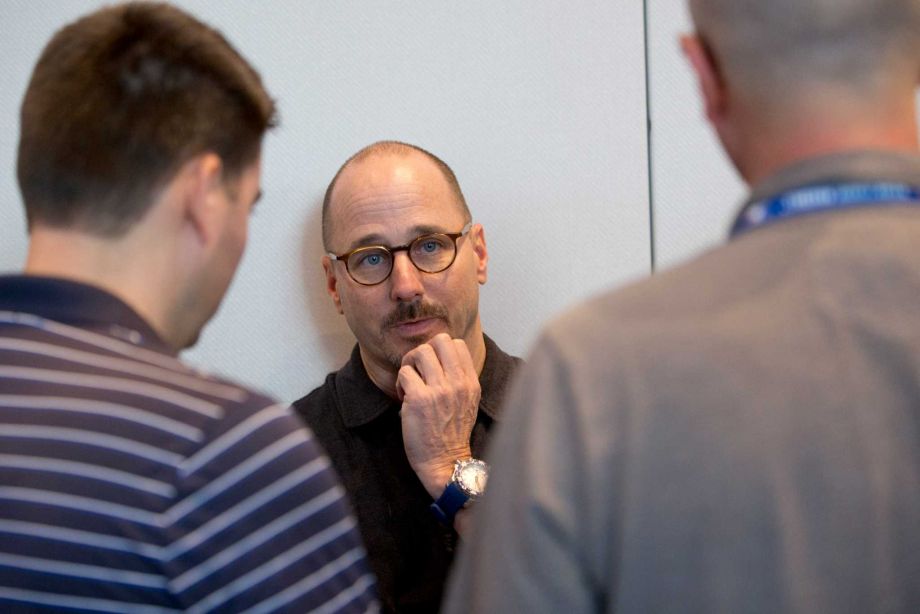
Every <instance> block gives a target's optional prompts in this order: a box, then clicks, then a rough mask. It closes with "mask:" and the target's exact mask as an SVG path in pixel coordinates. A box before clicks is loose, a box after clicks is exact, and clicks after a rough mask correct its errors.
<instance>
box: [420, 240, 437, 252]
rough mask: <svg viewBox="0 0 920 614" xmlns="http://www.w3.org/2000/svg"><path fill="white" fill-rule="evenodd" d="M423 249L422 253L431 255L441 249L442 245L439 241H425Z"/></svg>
mask: <svg viewBox="0 0 920 614" xmlns="http://www.w3.org/2000/svg"><path fill="white" fill-rule="evenodd" d="M421 248H422V251H424V252H426V253H429V254H433V253H434V252H436V251H438V250H439V249H441V244H440V243H439V242H438V241H435V240H433V239H431V240H428V241H424V242H423V243H422V245H421Z"/></svg>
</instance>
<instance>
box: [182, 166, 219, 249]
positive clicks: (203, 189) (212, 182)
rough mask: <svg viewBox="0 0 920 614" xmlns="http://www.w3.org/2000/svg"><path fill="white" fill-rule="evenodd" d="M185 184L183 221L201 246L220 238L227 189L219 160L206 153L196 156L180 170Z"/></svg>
mask: <svg viewBox="0 0 920 614" xmlns="http://www.w3.org/2000/svg"><path fill="white" fill-rule="evenodd" d="M180 173H181V174H182V177H183V180H184V181H185V183H186V185H185V190H184V194H185V199H184V202H183V206H184V211H183V213H184V219H185V221H186V222H187V224H188V225H189V227H190V228H191V229H192V231H193V233H194V234H195V236H196V238H197V239H198V240H199V241H200V242H201V244H202V245H210V244H211V243H213V242H214V241H215V240H216V238H217V237H218V236H219V234H220V230H221V227H222V225H223V223H224V217H225V214H226V211H225V209H226V204H227V202H226V198H225V197H226V187H225V186H224V183H223V163H222V162H221V159H220V156H218V155H217V154H215V153H212V152H208V153H204V154H201V155H199V156H195V157H194V158H192V159H191V160H189V161H188V162H186V163H185V165H184V166H183V168H182V170H181V171H180Z"/></svg>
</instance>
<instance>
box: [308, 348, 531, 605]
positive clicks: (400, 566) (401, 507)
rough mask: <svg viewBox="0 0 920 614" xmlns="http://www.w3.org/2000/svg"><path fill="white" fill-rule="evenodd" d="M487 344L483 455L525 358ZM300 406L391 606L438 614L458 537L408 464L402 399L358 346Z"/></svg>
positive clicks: (477, 446)
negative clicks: (371, 373) (370, 368)
mask: <svg viewBox="0 0 920 614" xmlns="http://www.w3.org/2000/svg"><path fill="white" fill-rule="evenodd" d="M485 343H486V360H485V364H484V365H483V369H482V373H481V374H480V377H479V383H480V386H481V388H482V396H481V397H480V402H479V413H478V414H477V417H476V424H475V425H474V427H473V432H472V435H471V437H470V446H471V448H472V452H473V455H474V456H475V457H477V458H482V456H483V452H484V448H485V446H486V441H487V439H488V437H489V432H490V430H491V429H492V425H493V424H494V423H495V421H496V420H497V419H498V415H499V411H500V407H501V401H502V397H503V395H504V393H505V391H506V390H507V388H508V383H509V382H510V380H511V376H512V374H513V372H514V370H515V368H516V367H517V366H518V365H520V364H521V362H522V361H521V359H519V358H516V357H513V356H509V355H508V354H506V353H505V352H503V351H502V350H501V349H499V347H498V346H497V345H495V343H494V342H493V341H492V340H491V339H489V338H488V337H486V338H485ZM294 408H295V409H296V410H297V412H298V413H299V414H300V415H301V416H303V418H304V419H305V420H306V422H307V424H309V426H310V428H311V429H313V432H314V433H315V435H316V437H317V438H318V439H319V441H320V442H321V443H322V445H323V446H324V447H325V448H326V452H327V453H328V454H329V456H330V458H332V463H333V465H334V466H335V469H336V471H338V473H339V477H340V478H341V480H342V483H343V484H344V485H345V488H346V490H347V491H348V494H349V496H350V498H351V501H352V505H353V506H354V508H355V512H356V515H357V517H358V524H359V525H360V528H361V535H362V537H363V538H364V544H365V546H366V548H367V553H368V557H369V559H370V563H371V568H372V569H373V571H374V572H375V573H376V574H377V580H378V591H379V593H380V599H381V602H382V604H383V607H384V610H385V611H389V612H401V613H406V612H436V611H437V610H438V607H439V605H440V601H441V593H442V591H443V589H444V583H445V581H446V578H447V572H448V568H449V566H450V563H451V560H452V559H453V556H454V547H455V545H456V540H457V534H456V533H455V532H454V531H453V530H450V529H447V528H445V527H444V526H442V525H441V524H439V523H438V521H437V520H435V518H434V516H433V515H432V514H431V511H430V510H429V506H430V505H431V503H432V500H431V496H430V495H429V494H428V491H426V490H425V487H424V486H422V483H421V482H420V481H419V479H418V477H417V476H416V474H415V472H414V471H413V470H412V467H411V466H410V465H409V460H408V459H407V458H406V452H405V448H404V446H403V438H402V425H401V423H400V419H399V410H400V403H399V401H397V400H396V399H393V398H391V397H389V396H387V395H386V394H385V393H384V392H383V391H382V390H380V389H379V388H377V386H376V385H374V383H373V382H372V381H371V379H370V377H368V375H367V371H366V370H365V368H364V364H363V363H362V361H361V354H360V352H359V350H358V347H357V346H355V348H354V350H353V351H352V354H351V358H350V359H349V361H348V363H346V364H345V366H344V367H342V368H341V369H340V370H339V371H336V372H334V373H330V374H329V375H328V376H327V377H326V382H325V383H324V384H323V385H322V386H320V387H319V388H317V389H315V390H314V391H313V392H311V393H310V394H308V395H307V396H305V397H304V398H302V399H300V400H299V401H297V402H295V403H294Z"/></svg>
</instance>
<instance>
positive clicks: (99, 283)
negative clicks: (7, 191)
mask: <svg viewBox="0 0 920 614" xmlns="http://www.w3.org/2000/svg"><path fill="white" fill-rule="evenodd" d="M139 254H144V255H143V257H139ZM161 269H162V267H159V266H158V263H157V258H156V256H155V254H154V253H152V252H150V251H144V248H143V247H142V246H138V245H137V243H136V241H135V240H133V237H130V236H129V237H119V238H114V239H112V238H104V237H97V236H94V235H91V234H87V233H84V232H79V231H74V230H69V229H55V228H45V227H42V228H35V229H33V230H32V231H31V234H30V237H29V250H28V255H27V258H26V264H25V268H24V273H25V274H26V275H41V276H46V277H59V278H63V279H69V280H73V281H78V282H82V283H85V284H90V285H93V286H96V287H98V288H101V289H103V290H105V291H106V292H108V293H110V294H112V295H114V296H116V297H118V298H119V299H121V300H122V301H124V302H125V303H126V304H127V305H128V306H130V307H131V308H132V309H133V310H134V311H136V312H137V313H138V314H139V315H140V316H141V317H142V318H144V320H146V321H147V323H148V324H150V326H151V327H152V328H153V329H154V330H155V331H156V332H157V334H158V335H159V336H160V338H161V339H163V340H164V341H166V342H167V343H169V344H170V345H172V346H173V347H176V348H177V349H178V347H179V346H180V345H181V343H178V342H177V340H175V339H172V338H171V335H170V331H169V326H168V325H167V321H168V318H167V313H168V309H167V305H168V304H169V301H170V300H171V298H170V297H171V291H172V290H173V289H174V286H175V284H174V283H167V280H166V279H164V278H163V275H162V274H161V273H160V271H161Z"/></svg>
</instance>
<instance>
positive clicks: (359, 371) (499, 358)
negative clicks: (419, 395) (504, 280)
mask: <svg viewBox="0 0 920 614" xmlns="http://www.w3.org/2000/svg"><path fill="white" fill-rule="evenodd" d="M483 338H484V340H485V345H486V360H485V363H484V364H483V366H482V373H480V374H479V385H480V387H481V389H482V394H481V396H480V399H479V411H481V412H483V413H484V414H485V415H487V416H488V417H489V418H491V419H493V420H498V417H499V415H500V413H501V407H502V399H503V398H504V395H505V392H506V391H507V389H508V387H509V386H508V384H509V382H510V379H511V377H512V375H513V373H514V369H515V367H516V366H517V365H518V364H519V363H520V362H521V359H520V358H517V357H514V356H510V355H508V354H506V353H505V352H503V351H502V350H501V348H499V347H498V346H497V345H496V344H495V342H494V341H492V339H490V338H489V337H488V336H487V335H483ZM335 390H336V397H337V400H338V407H339V413H341V415H342V420H343V422H344V423H345V426H346V428H356V427H359V426H363V425H365V424H368V423H369V422H372V421H373V420H375V419H377V418H378V417H380V416H381V415H383V414H384V413H385V412H386V411H387V410H390V409H394V408H395V410H397V411H398V410H399V407H400V403H399V401H397V400H396V399H393V398H391V397H389V396H387V395H386V393H384V392H383V391H382V390H380V388H378V387H377V386H376V385H375V384H374V382H373V381H371V378H370V377H369V376H368V375H367V370H366V369H365V368H364V363H363V362H362V361H361V351H360V350H359V348H358V346H357V345H355V347H354V349H353V350H352V352H351V357H350V358H349V359H348V362H347V363H346V364H345V366H344V367H342V368H341V369H339V371H338V372H337V373H336V374H335Z"/></svg>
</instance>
